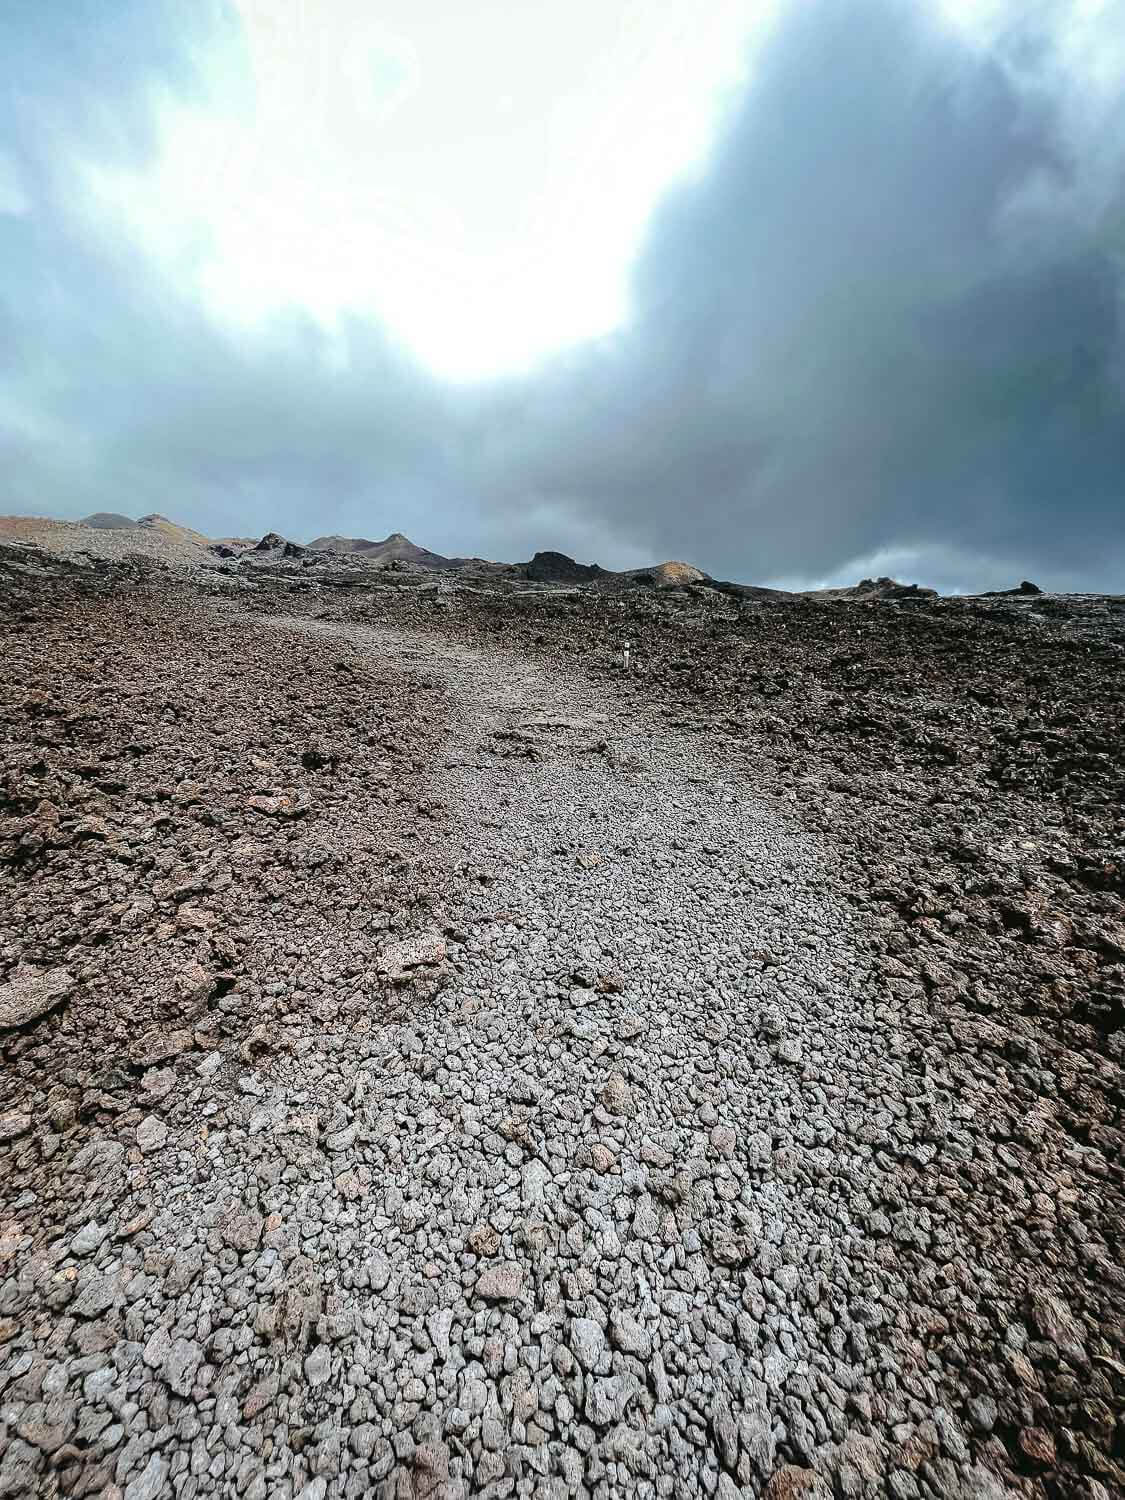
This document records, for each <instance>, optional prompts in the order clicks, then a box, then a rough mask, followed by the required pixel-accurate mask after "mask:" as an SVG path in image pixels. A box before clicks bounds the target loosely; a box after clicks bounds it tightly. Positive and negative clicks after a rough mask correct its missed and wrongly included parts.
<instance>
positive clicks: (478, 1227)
mask: <svg viewBox="0 0 1125 1500" xmlns="http://www.w3.org/2000/svg"><path fill="white" fill-rule="evenodd" d="M469 1249H470V1250H472V1252H473V1254H474V1255H495V1254H496V1253H497V1252H498V1251H499V1249H500V1236H499V1234H498V1233H497V1232H496V1230H495V1229H493V1227H492V1225H491V1224H475V1225H474V1226H473V1228H472V1229H470V1230H469Z"/></svg>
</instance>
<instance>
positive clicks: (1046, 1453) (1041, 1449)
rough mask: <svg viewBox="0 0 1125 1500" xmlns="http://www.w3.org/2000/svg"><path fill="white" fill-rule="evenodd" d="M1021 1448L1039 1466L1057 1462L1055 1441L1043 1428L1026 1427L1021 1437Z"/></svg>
mask: <svg viewBox="0 0 1125 1500" xmlns="http://www.w3.org/2000/svg"><path fill="white" fill-rule="evenodd" d="M1019 1443H1020V1447H1021V1448H1022V1449H1023V1451H1024V1452H1025V1453H1026V1454H1027V1456H1028V1458H1030V1459H1032V1460H1034V1462H1035V1463H1037V1464H1044V1465H1051V1464H1053V1463H1054V1462H1055V1440H1054V1438H1053V1437H1052V1436H1051V1434H1050V1433H1049V1432H1046V1431H1044V1429H1043V1428H1042V1427H1025V1428H1024V1429H1023V1430H1022V1431H1021V1433H1020V1437H1019Z"/></svg>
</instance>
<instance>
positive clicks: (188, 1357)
mask: <svg viewBox="0 0 1125 1500" xmlns="http://www.w3.org/2000/svg"><path fill="white" fill-rule="evenodd" d="M202 1363H203V1350H202V1349H201V1348H200V1347H199V1345H198V1344H197V1343H195V1342H193V1340H191V1339H182V1338H181V1339H173V1340H172V1347H171V1348H170V1349H169V1350H168V1353H167V1356H166V1357H165V1360H164V1378H165V1380H167V1382H168V1384H169V1385H170V1386H171V1387H172V1389H173V1390H174V1391H175V1393H176V1395H177V1396H190V1395H191V1388H192V1386H193V1385H194V1383H195V1372H196V1371H197V1370H198V1369H199V1366H200V1365H201V1364H202Z"/></svg>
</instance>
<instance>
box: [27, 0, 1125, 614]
mask: <svg viewBox="0 0 1125 1500" xmlns="http://www.w3.org/2000/svg"><path fill="white" fill-rule="evenodd" d="M0 56H2V57H3V58H4V59H5V62H6V66H5V68H4V70H3V74H2V75H0V465H2V470H0V472H2V474H3V480H2V484H3V492H2V493H0V510H4V511H8V512H12V513H17V514H46V515H54V516H62V517H68V518H77V517H80V516H82V515H85V514H88V513H89V512H91V511H94V510H114V511H121V512H124V513H125V514H128V515H133V516H138V515H142V514H145V513H146V512H149V511H153V510H156V511H159V512H161V513H162V514H165V515H168V516H171V517H172V518H173V519H176V520H179V521H182V522H183V523H185V524H188V525H191V526H195V527H198V528H199V529H202V530H204V531H206V532H208V533H210V534H212V535H217V536H218V535H232V534H238V535H253V534H259V533H261V532H264V531H266V530H278V531H281V532H283V533H285V534H287V535H290V536H293V537H295V538H298V539H308V538H310V537H312V536H314V535H317V534H321V533H324V532H338V533H342V534H346V535H364V536H371V537H378V536H382V535H385V534H386V533H387V532H390V531H405V532H407V533H408V534H409V535H410V536H412V537H413V538H414V539H415V540H417V541H419V542H421V543H423V544H424V545H427V546H429V547H432V548H434V549H435V550H437V551H441V552H445V553H449V554H456V555H479V556H489V557H495V558H501V559H508V560H513V559H519V558H526V557H528V556H530V555H531V553H532V552H534V551H535V550H537V549H539V548H548V547H550V548H557V549H559V550H562V551H566V552H569V553H571V554H573V555H575V556H578V557H579V558H580V559H581V560H584V561H585V560H597V561H599V562H601V563H602V564H603V565H606V566H618V567H627V566H633V565H637V564H640V563H644V562H650V561H654V560H659V559H662V558H666V557H677V558H681V559H683V560H686V561H691V562H695V563H697V564H698V565H700V566H702V567H704V568H706V569H707V570H708V571H709V572H711V573H713V574H715V575H716V576H719V577H727V578H735V579H739V580H741V581H747V582H762V583H765V582H770V583H780V584H782V585H783V586H794V587H797V586H808V585H811V584H816V583H824V582H851V581H854V580H855V579H856V578H858V577H859V576H862V575H864V574H870V573H891V574H893V575H895V576H899V577H903V578H906V579H910V580H914V581H918V582H921V583H927V584H932V585H935V586H938V587H940V588H943V589H948V590H956V589H973V588H988V587H1006V586H1010V585H1011V584H1013V583H1015V582H1018V581H1019V580H1020V579H1021V578H1024V577H1029V578H1032V579H1034V580H1035V581H1037V582H1039V583H1041V584H1043V585H1044V586H1049V587H1056V588H1090V589H1113V590H1117V591H1125V0H1020V3H1019V4H1015V3H1010V0H709V3H708V4H707V5H706V6H698V7H696V6H687V5H684V4H683V3H682V0H568V3H567V4H566V5H565V6H563V5H558V4H556V3H547V0H522V3H518V4H517V3H514V0H474V3H473V4H472V5H463V6H454V5H450V4H448V0H378V3H376V0H318V3H317V4H316V5H309V4H307V3H306V0H239V3H228V0H222V3H220V0H197V3H193V4H192V5H191V6H185V5H183V4H181V3H179V0H46V3H44V0H34V3H33V0H6V3H5V4H4V5H3V6H0Z"/></svg>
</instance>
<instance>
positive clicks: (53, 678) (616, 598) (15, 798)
mask: <svg viewBox="0 0 1125 1500" xmlns="http://www.w3.org/2000/svg"><path fill="white" fill-rule="evenodd" d="M0 575H2V581H3V584H4V587H3V588H2V589H0V611H3V613H2V614H0V630H2V632H3V643H4V647H5V660H6V663H8V662H10V663H11V670H10V671H9V672H8V673H7V674H6V675H5V676H4V678H3V679H2V682H0V715H2V722H3V733H2V734H0V798H2V799H3V805H2V807H0V857H2V859H3V864H0V897H2V899H0V912H3V913H4V917H3V920H4V923H5V926H4V928H3V931H2V935H0V1026H3V1027H4V1030H3V1031H0V1047H2V1050H3V1069H4V1079H5V1083H6V1085H7V1098H6V1102H5V1104H4V1107H3V1110H2V1111H0V1117H2V1124H0V1134H2V1135H3V1137H4V1138H3V1140H0V1493H6V1494H21V1493H27V1494H54V1493H68V1494H123V1495H124V1496H125V1497H127V1500H141V1497H143V1496H156V1495H160V1494H164V1493H171V1494H177V1495H188V1496H190V1495H205V1494H212V1493H213V1494H225V1493H238V1494H247V1495H256V1496H266V1495H270V1496H272V1495H275V1494H276V1495H290V1496H294V1495H300V1496H301V1497H302V1500H319V1497H325V1496H329V1495H332V1496H335V1495H361V1494H369V1493H376V1494H385V1495H387V1496H392V1495H393V1496H409V1495H417V1496H422V1495H442V1496H445V1497H453V1496H456V1495H470V1494H482V1495H497V1496H499V1495H507V1494H514V1493H520V1494H559V1495H564V1494H573V1495H578V1496H581V1495H584V1494H585V1495H591V1496H595V1495H596V1496H599V1497H603V1496H604V1497H606V1500H609V1497H611V1496H614V1495H620V1494H626V1493H627V1494H637V1495H681V1494H682V1495H696V1494H706V1495H719V1496H722V1497H723V1500H730V1497H731V1496H734V1495H744V1496H759V1495H763V1494H765V1495H767V1496H769V1497H770V1500H783V1497H788V1496H795V1495H801V1496H810V1497H811V1496H818V1497H822V1500H827V1497H828V1496H829V1495H832V1494H835V1495H840V1496H853V1495H854V1496H861V1495H871V1496H875V1495H882V1494H892V1495H896V1496H906V1497H914V1496H935V1497H936V1496H954V1495H956V1496H962V1495H964V1496H970V1495H971V1496H986V1497H992V1496H1002V1495H1005V1494H1010V1495H1024V1496H1027V1497H1028V1500H1032V1497H1036V1500H1038V1497H1047V1496H1066V1497H1071V1496H1073V1497H1079V1496H1081V1497H1088V1500H1103V1497H1104V1496H1108V1495H1112V1494H1115V1493H1118V1492H1120V1491H1121V1489H1122V1487H1123V1483H1125V1472H1123V1458H1125V1447H1123V1440H1125V1430H1123V1428H1122V1425H1121V1416H1120V1413H1121V1411H1122V1404H1123V1398H1125V1327H1123V1319H1122V1315H1123V1311H1125V1278H1123V1276H1122V1273H1121V1271H1120V1266H1121V1263H1122V1251H1123V1246H1122V1224H1123V1216H1122V1203H1123V1197H1125V1182H1123V1169H1122V1160H1123V1157H1125V1153H1123V1150H1122V1147H1123V1144H1125V1142H1123V1140H1122V1135H1121V1105H1122V1092H1123V1091H1122V1084H1123V1081H1125V1066H1123V1065H1125V1056H1123V1050H1122V1043H1123V1039H1125V1014H1123V996H1125V987H1123V979H1125V928H1123V927H1122V911H1123V899H1122V874H1121V872H1122V869H1123V868H1125V864H1123V855H1125V847H1123V846H1125V829H1123V826H1122V792H1123V789H1125V766H1123V746H1125V732H1123V731H1125V723H1123V718H1125V652H1123V650H1122V643H1123V639H1125V632H1123V630H1122V624H1123V620H1125V614H1123V613H1122V609H1121V603H1120V602H1119V601H1113V600H1085V601H1073V600H1071V601H1068V600H1059V599H1053V598H1051V597H1050V596H1034V595H1029V594H1023V595H1017V596H1013V597H1011V598H998V599H991V600H980V601H972V602H968V603H964V602H962V603H959V604H956V605H954V604H952V603H950V602H949V601H942V600H935V599H932V598H928V597H926V596H909V595H908V596H906V597H905V598H904V597H903V596H901V595H898V594H891V595H889V596H888V595H887V591H886V590H885V589H883V588H881V587H876V588H875V589H873V590H867V591H866V592H865V597H862V598H843V599H827V600H824V599H822V600H793V599H782V600H780V601H778V600H777V599H776V598H770V597H768V596H764V597H761V598H758V597H750V598H747V597H736V596H732V595H729V594H724V593H721V592H717V591H716V590H715V589H714V588H712V587H710V586H709V585H707V584H703V585H700V584H690V585H688V586H687V587H681V588H679V589H672V590H665V589H651V588H649V589H645V588H636V587H633V588H629V589H626V590H619V591H613V590H610V591H606V590H605V589H604V588H603V587H602V586H601V584H600V583H599V582H597V581H594V582H592V583H583V582H572V583H569V584H566V585H565V586H564V587H562V588H558V589H552V588H551V587H550V586H548V585H542V584H541V585H538V586H537V587H535V588H533V589H531V590H529V589H528V588H527V586H526V583H525V582H523V581H521V580H520V579H518V578H513V579H511V580H510V581H509V580H506V579H503V578H501V579H498V580H493V581H492V582H490V583H488V584H487V585H486V584H484V583H482V582H480V581H477V582H474V583H473V584H471V585H470V586H467V587H460V588H459V587H457V586H456V584H455V583H450V582H448V581H447V582H444V583H442V584H441V585H440V586H435V584H434V583H432V582H427V581H426V578H425V575H424V574H418V575H416V574H412V573H409V572H408V573H402V574H397V573H393V572H392V573H389V574H388V573H371V574H367V575H366V579H365V581H362V582H361V583H359V584H355V585H353V586H349V587H348V588H346V589H344V588H336V587H334V586H332V584H331V582H330V581H329V580H330V578H331V574H325V575H322V576H321V577H320V580H319V581H317V580H316V579H313V580H309V579H308V578H303V577H300V576H298V575H297V574H295V573H291V572H288V571H286V569H285V568H284V567H279V568H278V569H276V570H273V569H270V568H265V569H260V570H258V571H256V572H254V573H253V574H252V575H248V576H246V577H245V578H243V577H242V576H241V575H240V576H238V577H235V576H234V575H231V574H227V573H224V572H223V571H222V570H219V571H217V572H215V571H212V572H208V573H202V572H201V573H194V572H187V573H184V572H181V573H175V572H169V571H168V570H166V569H161V568H155V567H153V566H151V565H148V564H146V563H145V562H144V561H143V560H132V561H129V562H127V563H96V562H91V561H89V560H88V559H87V560H85V561H84V562H83V563H82V564H81V565H74V566H70V565H68V564H66V563H63V562H60V561H59V560H58V559H55V558H51V557H48V556H44V555H42V554H34V553H32V552H30V551H28V550H26V549H18V548H9V549H4V548H2V547H0ZM203 578H205V579H207V580H209V581H207V582H206V583H204V584H203V585H202V587H201V586H200V585H199V583H198V582H196V581H194V580H197V579H203ZM626 643H627V644H628V646H629V651H630V655H629V665H628V667H627V668H626V666H625V662H624V647H625V645H626Z"/></svg>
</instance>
